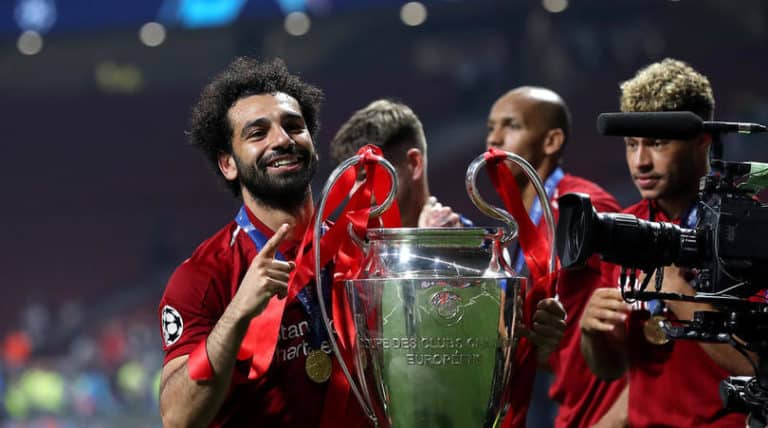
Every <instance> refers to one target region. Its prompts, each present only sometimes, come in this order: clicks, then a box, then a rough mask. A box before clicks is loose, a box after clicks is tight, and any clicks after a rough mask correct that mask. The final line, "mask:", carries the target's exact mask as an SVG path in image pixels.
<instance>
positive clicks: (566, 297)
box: [504, 174, 626, 428]
mask: <svg viewBox="0 0 768 428" xmlns="http://www.w3.org/2000/svg"><path fill="white" fill-rule="evenodd" d="M577 192H578V193H585V194H588V195H589V196H590V198H591V199H592V203H593V205H594V206H595V208H596V209H597V210H598V211H607V212H617V211H619V210H621V207H620V206H619V204H618V202H616V199H614V198H613V196H611V195H610V194H608V192H606V191H605V190H603V189H602V188H601V187H600V186H598V185H596V184H595V183H592V182H591V181H588V180H585V179H583V178H580V177H576V176H573V175H570V174H565V175H564V176H563V178H562V179H561V180H560V182H559V183H558V185H557V187H556V188H555V192H553V194H552V197H551V198H550V201H551V206H552V211H553V214H554V216H555V220H557V218H558V213H559V211H558V205H557V198H559V197H560V196H562V195H564V194H566V193H577ZM538 230H539V233H540V234H541V235H542V236H545V234H546V223H545V222H544V220H543V219H542V220H541V221H539V224H538ZM612 271H613V267H612V266H611V265H608V264H604V263H602V262H601V261H600V259H599V257H598V256H593V257H592V258H590V259H589V261H588V263H587V266H585V267H584V268H582V269H579V270H572V271H568V270H563V271H561V272H560V276H559V277H558V282H557V287H558V296H559V299H560V303H562V305H563V307H564V308H565V311H566V314H567V319H566V329H565V332H564V334H563V338H562V339H561V341H560V346H559V347H558V349H557V350H556V351H555V352H553V353H552V356H551V357H550V359H549V362H550V365H551V366H552V370H553V372H554V380H553V382H552V385H551V387H550V390H549V396H550V398H552V399H553V400H555V401H556V402H557V403H558V404H559V407H558V414H557V418H556V420H555V426H556V427H589V426H592V425H594V424H595V423H596V422H597V421H598V420H600V418H601V417H602V416H603V415H604V414H605V412H606V411H608V409H610V407H611V406H612V405H613V403H614V401H616V399H617V398H618V396H619V394H621V392H622V391H623V389H624V386H625V385H626V382H625V380H624V379H623V378H622V379H618V380H615V381H613V382H606V381H603V380H600V379H598V378H597V377H596V376H595V375H594V374H592V372H591V371H590V370H589V368H588V367H587V363H586V361H584V357H582V355H581V350H580V347H579V346H580V345H579V343H580V338H581V334H580V331H579V319H580V318H581V313H582V311H583V310H584V306H585V305H586V303H587V301H588V300H589V297H590V296H591V295H592V292H593V291H594V290H595V289H596V288H598V287H612V286H614V285H613V284H612V283H611V282H610V281H607V280H606V278H610V274H611V273H612ZM513 387H520V386H519V385H517V386H515V385H513ZM528 397H529V398H528V400H529V401H530V392H529V393H528ZM528 404H529V403H513V405H512V406H511V409H510V413H511V414H510V415H508V416H507V417H506V418H505V419H504V427H505V428H510V427H524V426H525V423H526V418H525V413H526V412H527V409H528Z"/></svg>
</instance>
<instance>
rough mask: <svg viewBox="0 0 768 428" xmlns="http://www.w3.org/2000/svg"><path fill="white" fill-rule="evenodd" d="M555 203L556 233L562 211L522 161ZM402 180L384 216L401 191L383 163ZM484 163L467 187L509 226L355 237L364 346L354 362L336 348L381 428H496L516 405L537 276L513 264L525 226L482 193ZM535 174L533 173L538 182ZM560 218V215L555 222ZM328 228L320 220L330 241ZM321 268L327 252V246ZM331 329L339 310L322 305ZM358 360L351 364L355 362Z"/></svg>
mask: <svg viewBox="0 0 768 428" xmlns="http://www.w3.org/2000/svg"><path fill="white" fill-rule="evenodd" d="M509 155H510V156H509V160H512V161H513V162H516V163H518V164H520V163H521V162H523V163H524V164H522V165H521V166H522V167H523V168H524V170H525V171H526V174H528V176H529V178H531V179H532V181H533V182H534V183H537V182H538V186H537V191H540V198H541V197H542V195H543V198H544V199H543V202H544V203H542V206H543V207H545V218H546V220H547V222H548V224H549V226H551V227H550V229H551V230H552V232H553V231H554V224H553V223H552V214H551V211H550V210H549V209H548V208H549V204H548V203H547V199H546V193H544V190H543V185H542V184H541V180H539V178H538V175H536V172H535V170H534V169H533V168H532V167H531V166H530V165H529V164H528V163H527V162H525V161H524V160H522V159H521V158H519V157H517V156H516V155H512V154H509ZM377 160H378V161H379V162H380V163H381V164H382V165H383V166H384V167H385V168H386V169H387V171H388V172H389V174H390V177H391V180H392V181H393V183H394V184H393V186H392V191H391V193H390V195H388V197H387V199H386V200H385V201H384V202H383V203H382V204H381V205H379V206H376V207H374V208H373V209H372V213H371V215H379V214H380V213H382V212H383V211H384V210H385V209H386V208H387V207H388V205H389V204H390V203H391V201H392V200H393V199H394V196H395V194H396V191H397V186H396V178H395V177H396V174H395V170H394V168H393V167H392V166H391V165H390V164H389V162H387V161H386V160H384V159H383V158H378V159H377ZM359 161H360V156H355V157H352V158H350V159H348V160H347V161H345V162H343V163H342V164H341V165H340V166H339V167H338V168H337V169H336V170H335V171H334V172H333V173H332V174H331V176H330V178H329V180H328V182H327V183H326V186H325V188H324V190H323V194H322V197H321V201H320V204H319V208H318V212H324V208H325V199H326V196H327V194H328V192H329V191H330V188H331V187H332V186H333V183H334V182H335V181H336V180H337V179H338V178H339V177H340V176H341V174H342V173H343V172H344V171H345V170H346V169H347V168H349V167H351V166H353V165H355V164H357V163H358V162H359ZM484 163H485V160H484V159H483V156H480V157H478V158H477V159H475V161H473V162H472V164H471V165H470V166H469V169H468V170H467V181H466V183H467V191H468V193H469V194H470V198H471V199H472V201H473V202H474V203H475V205H477V206H478V208H479V209H480V210H481V211H483V212H484V213H486V214H488V215H489V216H491V217H493V218H495V219H498V220H502V221H503V222H504V223H506V227H505V228H479V227H476V228H389V229H384V228H381V229H369V230H368V231H367V234H366V236H365V239H363V240H361V239H359V238H357V236H356V235H354V234H353V233H350V239H353V240H355V242H356V243H357V244H358V245H359V246H360V248H361V249H362V250H363V253H364V254H365V260H364V263H363V268H362V271H361V273H360V275H359V278H358V279H355V280H351V281H347V282H346V291H347V299H348V304H349V305H350V308H351V312H352V314H353V319H354V324H355V330H356V340H355V342H354V343H353V344H352V347H353V349H352V351H353V352H352V354H353V355H354V361H352V362H349V361H347V362H346V363H345V361H344V359H343V358H342V353H341V351H340V350H339V348H338V344H337V341H336V340H335V339H334V337H333V335H330V342H331V346H332V348H333V350H334V353H335V354H336V357H337V359H338V360H339V363H340V366H341V368H342V370H343V371H344V374H345V375H346V377H347V379H348V381H349V382H350V387H351V391H352V392H353V394H354V395H355V396H356V398H357V400H358V401H359V402H360V405H361V406H362V407H363V409H364V411H365V412H366V414H367V415H368V416H369V418H370V419H371V421H372V422H373V425H374V426H377V427H397V428H400V427H403V428H406V427H414V428H415V427H462V428H463V427H494V426H499V425H500V424H501V420H502V419H503V417H504V414H505V410H506V409H507V408H508V401H505V399H504V398H505V391H508V388H509V386H510V385H509V380H510V377H511V376H512V374H513V370H514V369H515V367H516V362H515V361H514V355H515V352H514V351H515V347H516V344H517V339H518V338H517V336H516V334H515V328H514V327H515V325H516V324H517V323H519V322H520V319H521V316H522V314H521V310H522V301H523V298H524V293H525V289H526V279H525V278H523V277H520V276H518V275H516V273H515V272H514V270H513V269H512V268H511V267H510V266H509V265H508V263H507V261H506V259H505V247H506V246H507V244H508V243H509V242H510V241H511V240H512V239H514V238H515V236H516V233H517V224H516V222H515V221H514V219H513V218H512V217H511V216H510V215H509V214H508V213H507V212H506V211H504V210H502V209H499V208H496V207H491V206H489V205H488V204H487V203H485V202H484V201H483V199H482V198H481V197H480V196H479V195H478V194H477V192H476V187H475V179H476V175H477V171H478V170H479V169H480V167H482V165H484ZM531 172H532V174H531ZM547 214H548V215H547ZM320 225H321V220H320V219H318V220H317V221H316V223H315V236H320V235H319V233H320ZM315 248H316V249H315V261H316V268H318V269H317V270H316V272H319V271H320V270H319V264H320V252H319V246H315ZM320 281H321V278H320V276H319V275H318V276H317V277H316V285H317V292H318V294H317V295H322V294H321V287H322V286H321V283H320ZM319 302H320V309H321V312H322V314H323V319H324V322H325V323H326V328H327V329H328V331H332V330H331V326H330V322H329V320H328V308H326V307H325V304H324V302H323V299H319ZM347 363H349V364H347Z"/></svg>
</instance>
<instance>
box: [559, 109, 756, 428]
mask: <svg viewBox="0 0 768 428" xmlns="http://www.w3.org/2000/svg"><path fill="white" fill-rule="evenodd" d="M598 130H599V132H600V133H601V134H603V135H617V136H633V137H645V138H666V139H687V138H692V137H694V136H696V135H698V134H699V133H701V132H710V133H721V132H740V133H754V132H765V130H766V128H765V127H764V126H762V125H758V124H751V123H733V122H704V121H702V120H701V119H700V118H699V117H698V116H696V115H695V114H693V113H689V112H659V113H606V114H602V115H600V117H599V118H598ZM710 165H711V173H710V174H709V175H707V176H705V177H702V178H701V181H700V186H699V195H698V196H699V197H698V201H697V203H696V206H695V208H694V209H695V214H694V216H695V227H693V228H686V227H680V226H678V225H675V224H671V223H664V222H653V221H646V220H641V219H638V218H637V217H635V216H632V215H629V214H612V213H597V212H596V211H595V209H594V207H592V204H591V201H590V199H589V197H588V196H587V195H583V194H566V195H563V196H562V197H560V198H559V199H558V204H559V208H560V218H559V221H558V225H557V234H556V235H557V237H558V239H557V242H556V246H557V251H558V255H559V257H560V260H561V263H562V266H563V268H571V267H579V266H582V265H583V264H584V263H585V262H586V261H587V259H588V258H589V257H590V256H591V255H592V254H594V253H597V254H599V255H600V256H601V258H602V259H603V260H604V261H607V262H611V263H614V264H617V265H619V266H621V271H620V272H621V273H620V278H619V279H620V286H621V290H622V296H623V297H624V299H625V300H627V301H634V300H641V301H649V300H655V299H662V300H681V301H693V302H704V303H708V304H710V305H712V306H713V307H714V308H715V309H716V310H713V311H699V312H695V313H694V316H693V319H691V320H682V321H680V322H676V323H674V324H673V323H671V322H670V321H664V322H662V325H661V326H660V327H661V329H662V330H663V332H664V333H665V334H666V336H667V337H668V338H672V339H694V340H700V341H707V342H722V343H730V344H732V345H733V346H734V347H735V348H736V349H737V350H739V351H740V352H742V353H743V354H744V355H745V356H747V358H749V355H748V354H747V352H746V351H752V352H754V353H755V354H756V355H757V360H756V361H754V360H753V359H750V361H751V362H752V365H753V367H754V369H755V374H756V376H755V377H753V378H748V377H747V378H745V377H732V378H729V379H728V380H724V381H723V382H722V384H721V388H720V393H721V397H722V398H723V401H724V404H725V409H726V410H729V411H740V412H744V413H749V415H750V416H749V420H750V422H749V423H750V426H751V427H753V426H754V427H764V426H766V422H767V420H768V303H766V289H768V284H767V283H766V281H765V278H768V206H766V205H765V204H763V203H761V202H760V201H759V200H758V199H757V197H756V195H757V194H758V193H759V192H760V191H761V190H763V189H765V188H766V187H768V164H765V163H757V162H726V161H723V160H719V159H712V160H711V162H710ZM672 264H674V265H677V266H679V267H681V268H685V269H686V271H687V272H689V273H690V274H691V277H692V280H691V281H690V283H691V285H692V287H693V289H694V290H695V292H696V293H695V295H683V294H678V293H669V292H664V291H663V290H662V282H663V272H664V270H663V267H664V266H668V265H672ZM638 271H641V272H644V273H645V276H644V277H643V279H642V280H638V278H639V275H638ZM651 278H655V281H654V285H653V286H652V287H649V285H650V282H651Z"/></svg>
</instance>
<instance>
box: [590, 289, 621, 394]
mask: <svg viewBox="0 0 768 428" xmlns="http://www.w3.org/2000/svg"><path fill="white" fill-rule="evenodd" d="M630 310H631V307H630V305H629V304H627V303H626V302H625V301H624V299H622V298H621V291H620V290H619V289H617V288H598V289H597V290H595V292H594V293H592V296H591V297H590V298H589V301H588V302H587V305H586V306H585V307H584V313H583V314H582V315H581V320H580V321H579V326H580V328H581V343H580V344H579V347H580V348H581V355H583V356H584V360H585V361H586V362H587V366H589V369H590V370H592V372H593V373H594V374H595V375H597V377H599V378H600V379H603V380H613V379H618V378H619V377H620V376H623V375H624V373H626V371H627V367H628V362H627V351H626V346H625V345H626V334H627V333H626V324H625V321H626V320H627V315H628V314H629V311H630Z"/></svg>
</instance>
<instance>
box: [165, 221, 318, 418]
mask: <svg viewBox="0 0 768 428" xmlns="http://www.w3.org/2000/svg"><path fill="white" fill-rule="evenodd" d="M248 217H249V219H250V220H251V223H252V224H253V225H254V226H255V227H256V228H257V229H258V230H259V231H261V233H262V234H264V236H266V237H267V238H269V237H271V236H272V235H273V234H274V232H273V231H272V230H270V229H269V228H268V227H267V226H265V225H264V224H263V223H261V222H260V221H259V220H258V219H257V218H255V217H254V216H253V214H252V213H250V211H249V212H248ZM296 246H297V243H296V242H287V241H283V243H282V244H281V246H280V248H279V250H280V252H281V253H282V254H283V255H284V256H285V258H286V260H293V259H294V253H295V251H296ZM256 253H257V250H256V246H255V245H254V243H253V241H252V240H251V238H250V237H249V236H248V234H247V233H246V232H244V231H243V230H241V229H239V228H238V227H237V224H236V223H235V222H234V221H233V222H231V223H229V224H228V225H227V226H225V227H224V228H223V229H221V230H220V231H219V232H217V233H216V234H215V235H214V236H213V237H211V238H210V239H208V240H206V241H205V242H203V243H202V244H201V245H200V246H199V247H198V248H197V249H196V250H195V252H194V253H193V254H192V257H190V258H189V259H188V260H186V261H184V262H183V263H182V264H181V266H179V267H178V268H177V269H176V271H175V272H174V273H173V275H172V276H171V278H170V280H169V281H168V285H167V287H166V290H165V293H164V295H163V297H162V300H161V301H160V307H159V311H160V317H161V331H162V334H163V348H164V350H165V361H164V363H167V362H168V361H169V360H171V359H173V358H176V357H179V356H182V355H187V354H189V353H190V352H192V350H193V349H194V348H195V347H196V346H197V345H198V343H200V341H202V340H205V338H206V337H207V335H208V334H209V333H210V331H211V330H212V329H213V327H214V325H215V324H216V322H217V320H218V319H219V318H220V317H221V315H222V314H223V313H224V310H225V308H226V307H227V305H228V304H229V302H230V301H231V300H232V298H233V297H234V295H235V292H236V291H237V289H238V287H239V285H240V282H241V280H242V278H243V276H244V275H245V272H246V270H247V269H248V266H249V265H250V262H251V260H252V259H253V257H255V256H256ZM309 286H314V285H313V284H310V285H309ZM309 323H310V319H309V317H308V316H307V314H306V312H305V310H304V308H303V307H302V306H301V303H300V302H299V301H298V300H296V299H294V300H293V301H291V302H288V303H287V304H286V308H285V312H284V315H283V319H282V324H281V326H280V331H279V338H278V342H277V349H276V350H275V355H274V360H273V362H272V365H271V366H270V369H269V371H268V372H267V374H266V375H264V376H262V377H260V378H258V379H254V380H248V378H247V376H248V371H249V369H250V361H238V362H237V364H236V365H235V373H234V375H233V381H232V384H231V387H230V390H229V393H228V396H227V398H226V400H225V401H224V403H223V405H222V407H221V409H220V410H219V413H218V414H217V415H216V417H215V419H214V421H213V422H212V424H211V426H256V425H258V426H280V427H297V428H298V427H311V426H318V425H319V424H320V419H321V416H322V411H323V403H324V401H325V397H326V390H327V388H328V383H327V382H326V383H322V384H318V383H315V382H313V381H311V380H310V379H309V378H308V377H307V374H306V372H305V369H304V362H305V360H306V356H307V353H308V352H309V351H310V350H311V348H310V346H309V340H310V339H309V335H310V331H309V329H310V327H311V326H310V324H309ZM321 349H323V350H324V351H326V352H327V353H329V354H330V353H331V350H330V348H329V346H328V344H327V342H323V344H322V347H321ZM332 358H333V357H332Z"/></svg>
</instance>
